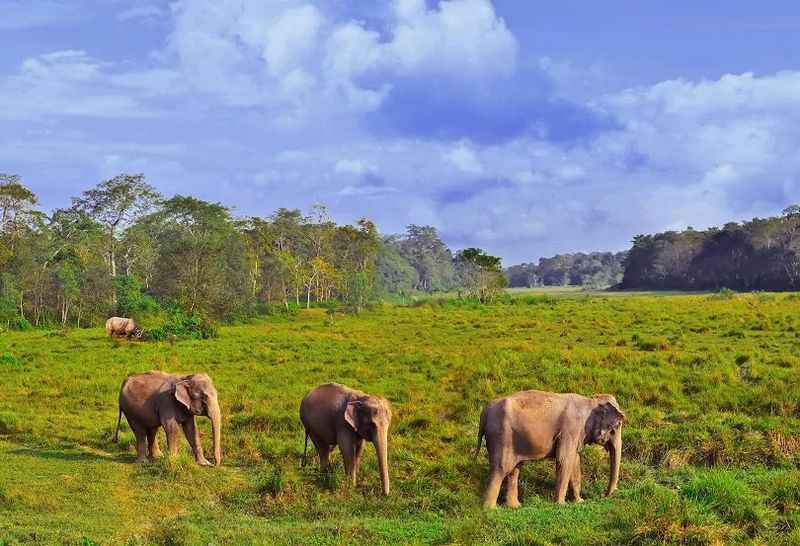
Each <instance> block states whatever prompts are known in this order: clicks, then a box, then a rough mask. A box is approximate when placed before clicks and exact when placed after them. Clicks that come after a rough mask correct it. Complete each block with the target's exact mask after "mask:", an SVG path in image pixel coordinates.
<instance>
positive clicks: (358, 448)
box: [353, 438, 364, 485]
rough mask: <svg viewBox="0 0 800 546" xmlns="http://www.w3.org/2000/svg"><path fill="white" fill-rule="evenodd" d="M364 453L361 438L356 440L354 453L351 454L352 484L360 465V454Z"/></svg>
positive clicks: (354, 481) (354, 482)
mask: <svg viewBox="0 0 800 546" xmlns="http://www.w3.org/2000/svg"><path fill="white" fill-rule="evenodd" d="M363 454H364V440H362V439H361V438H359V439H358V441H356V445H355V453H354V455H353V485H355V484H356V477H357V476H358V469H359V468H360V467H361V456H362V455H363Z"/></svg>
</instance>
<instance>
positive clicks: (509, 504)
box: [506, 500, 522, 508]
mask: <svg viewBox="0 0 800 546" xmlns="http://www.w3.org/2000/svg"><path fill="white" fill-rule="evenodd" d="M506 506H507V507H509V508H519V507H520V506H522V504H521V503H520V502H519V501H518V500H507V501H506Z"/></svg>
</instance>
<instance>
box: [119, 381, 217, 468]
mask: <svg viewBox="0 0 800 546" xmlns="http://www.w3.org/2000/svg"><path fill="white" fill-rule="evenodd" d="M123 413H124V414H125V418H126V419H127V420H128V424H129V425H130V427H131V430H132V431H133V433H134V434H135V435H136V452H137V457H136V462H144V461H145V460H147V455H148V454H149V455H150V457H151V458H156V457H159V456H161V450H160V449H159V447H158V440H157V438H156V434H157V433H158V428H159V427H164V432H166V435H167V445H168V447H169V452H170V455H173V456H174V455H176V454H177V453H178V442H179V439H178V435H179V431H180V429H183V433H184V435H185V436H186V439H187V440H188V441H189V445H190V446H191V447H192V454H193V455H194V459H195V461H196V462H197V464H199V465H201V466H211V463H210V462H209V461H208V460H206V458H205V457H204V456H203V447H202V445H201V443H200V434H199V431H198V429H197V425H196V424H195V419H194V418H195V416H196V415H205V416H207V417H208V418H209V419H210V420H211V430H212V436H213V445H214V459H215V462H216V464H217V465H220V464H221V463H222V450H221V440H222V438H221V436H222V414H221V413H220V410H219V400H218V397H217V390H216V388H214V384H213V383H212V381H211V378H210V377H209V376H208V375H206V374H204V373H196V374H192V375H173V374H167V373H163V372H159V371H151V372H146V373H141V374H136V375H131V376H129V377H128V378H126V379H125V381H123V382H122V387H121V388H120V392H119V417H118V418H117V430H116V431H115V432H114V441H115V442H117V441H119V427H120V423H121V421H122V414H123ZM148 448H149V450H148Z"/></svg>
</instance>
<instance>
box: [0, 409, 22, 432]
mask: <svg viewBox="0 0 800 546" xmlns="http://www.w3.org/2000/svg"><path fill="white" fill-rule="evenodd" d="M21 430H22V420H21V419H20V418H19V416H18V415H17V414H16V413H11V412H10V411H3V412H0V434H13V433H15V432H20V431H21Z"/></svg>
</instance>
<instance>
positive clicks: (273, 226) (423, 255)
mask: <svg viewBox="0 0 800 546" xmlns="http://www.w3.org/2000/svg"><path fill="white" fill-rule="evenodd" d="M0 214H2V216H1V217H0V327H3V328H26V327H30V326H52V325H69V326H78V327H80V326H88V325H94V324H98V323H100V322H102V321H104V320H105V319H106V318H107V317H108V316H110V315H113V314H118V315H124V316H143V315H159V314H160V315H164V314H166V315H170V316H173V317H174V316H176V315H181V316H183V317H184V318H185V317H200V318H202V319H203V320H208V321H218V320H236V319H240V318H246V317H249V316H253V315H255V314H259V313H264V312H270V311H271V310H272V311H274V310H275V309H276V308H277V309H281V308H283V309H287V310H288V309H290V308H296V307H298V306H311V305H329V306H336V305H341V306H346V307H347V308H350V309H356V310H357V309H358V308H360V307H363V306H364V305H366V304H368V303H369V302H372V301H375V300H377V299H380V298H382V297H386V296H387V295H391V294H398V295H401V296H402V297H405V296H406V295H407V294H411V293H415V292H432V291H436V290H459V291H461V292H462V295H464V296H465V297H474V298H478V299H481V300H484V301H485V300H487V299H491V298H492V297H494V296H495V295H496V294H497V293H498V292H499V291H500V290H501V289H502V287H503V286H504V284H505V278H504V277H503V275H502V269H501V266H500V260H499V258H495V257H493V256H489V255H487V254H486V253H485V252H483V251H482V250H480V249H475V248H469V249H464V250H462V251H460V252H457V253H453V252H452V251H451V250H450V249H449V248H447V246H446V245H445V244H444V243H443V242H442V240H441V239H440V238H439V235H438V233H437V231H436V229H435V228H434V227H431V226H416V225H411V226H408V229H407V232H406V233H404V234H402V235H393V236H381V234H380V233H379V232H378V228H377V226H376V225H375V224H374V223H373V222H371V221H370V220H368V219H361V220H359V221H358V222H357V223H355V224H354V225H337V224H336V223H335V222H333V221H332V220H331V218H330V217H329V215H328V213H327V210H326V209H325V207H323V206H315V207H313V208H312V210H311V211H310V213H308V214H303V213H301V212H300V211H299V210H290V209H283V208H282V209H278V210H277V211H276V212H274V213H273V214H272V215H270V216H268V217H264V218H262V217H246V218H236V217H234V216H233V215H232V214H231V211H230V209H228V208H227V207H225V206H224V205H222V204H220V203H210V202H207V201H203V200H201V199H197V198H195V197H191V196H181V195H176V196H174V197H171V198H164V197H163V196H161V195H160V194H159V193H158V192H157V191H156V190H155V189H154V188H153V187H152V186H151V185H150V184H148V183H147V182H146V180H145V178H144V176H143V175H139V174H137V175H127V174H122V175H119V176H117V177H115V178H112V179H110V180H106V181H104V182H102V183H100V184H98V185H97V186H95V187H93V188H91V189H89V190H86V191H85V192H83V193H82V194H81V195H79V196H77V197H74V198H73V200H72V206H70V207H68V208H63V209H57V210H54V211H52V213H50V214H46V213H45V212H43V211H41V210H40V209H39V207H38V199H37V196H36V195H34V193H33V192H32V191H31V190H30V189H28V188H27V187H26V186H25V185H24V183H23V182H22V180H20V178H19V176H16V175H9V174H0Z"/></svg>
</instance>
